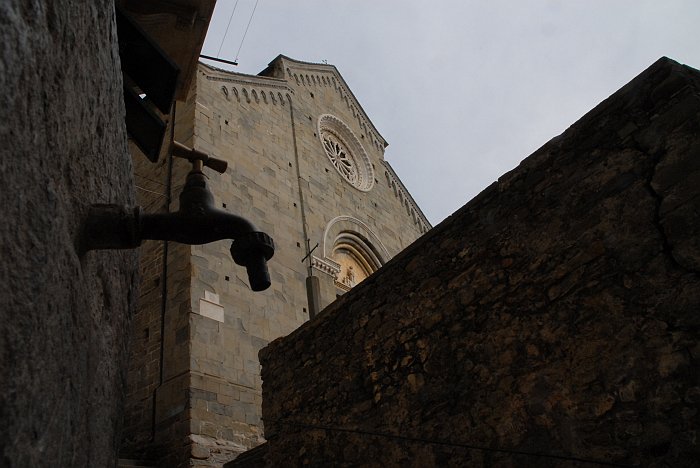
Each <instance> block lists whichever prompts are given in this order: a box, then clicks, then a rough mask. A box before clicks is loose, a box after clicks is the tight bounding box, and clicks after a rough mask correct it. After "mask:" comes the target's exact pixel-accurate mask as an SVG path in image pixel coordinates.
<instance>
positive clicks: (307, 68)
mask: <svg viewBox="0 0 700 468" xmlns="http://www.w3.org/2000/svg"><path fill="white" fill-rule="evenodd" d="M277 61H280V62H281V64H282V69H283V70H284V72H285V76H286V77H287V78H288V79H295V80H296V81H297V83H298V84H299V85H303V86H312V85H319V84H322V83H323V84H325V82H324V81H323V80H317V79H316V77H315V76H313V74H314V73H316V74H321V75H330V78H331V80H330V83H332V86H333V88H334V89H335V90H336V92H338V94H339V95H340V98H341V99H342V100H345V101H346V104H347V106H348V108H349V109H350V111H351V112H352V114H353V117H355V119H356V120H357V123H358V125H359V126H360V128H361V129H362V130H363V132H364V133H366V134H367V136H368V137H371V139H372V143H373V144H374V146H375V147H376V148H377V150H379V151H380V152H381V153H384V149H385V148H386V147H387V146H388V143H387V141H386V140H385V139H384V137H382V135H381V133H379V130H377V128H376V127H375V126H374V124H373V123H372V121H371V120H370V118H369V116H368V115H367V113H366V112H365V110H364V109H363V107H362V105H361V104H360V102H359V101H358V100H357V98H356V97H355V95H354V94H353V92H352V91H351V90H350V87H349V86H348V84H347V83H346V82H345V79H344V78H343V76H342V75H341V74H340V72H339V71H338V69H337V68H336V67H335V66H334V65H329V64H323V63H311V62H303V61H300V60H295V59H292V58H289V57H287V56H285V55H279V56H277V57H276V58H275V59H274V60H273V61H272V62H270V64H269V67H274V64H275V62H277ZM292 70H294V71H292ZM302 71H303V72H304V73H303V74H302V73H301V72H302ZM307 72H308V73H307ZM309 73H311V74H312V77H311V81H309V80H308V78H309V77H308V76H307V75H308V74H309ZM299 76H301V79H299ZM324 78H325V77H324Z"/></svg>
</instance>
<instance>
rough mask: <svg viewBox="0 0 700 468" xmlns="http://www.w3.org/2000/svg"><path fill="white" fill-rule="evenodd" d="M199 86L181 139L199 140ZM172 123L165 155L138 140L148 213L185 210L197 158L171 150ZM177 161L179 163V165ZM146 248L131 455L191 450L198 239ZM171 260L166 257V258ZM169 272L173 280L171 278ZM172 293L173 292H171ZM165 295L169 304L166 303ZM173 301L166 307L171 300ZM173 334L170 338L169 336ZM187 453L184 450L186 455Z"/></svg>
mask: <svg viewBox="0 0 700 468" xmlns="http://www.w3.org/2000/svg"><path fill="white" fill-rule="evenodd" d="M195 103H196V91H195V88H194V86H193V87H192V89H191V90H190V92H189V93H188V97H187V100H185V101H178V102H177V103H176V109H175V117H176V122H177V124H176V127H175V133H174V135H173V136H174V138H175V140H176V141H179V142H180V143H182V144H184V145H186V146H189V147H191V146H192V143H193V132H194V109H195ZM170 132H171V128H170V123H168V128H167V131H166V135H167V137H166V141H164V143H163V145H164V147H163V151H161V157H160V159H159V160H158V162H157V163H152V162H151V161H149V160H148V159H147V158H146V157H145V156H144V155H143V154H142V153H141V152H140V150H139V149H138V148H137V147H136V146H135V145H130V148H129V149H130V152H131V155H132V159H133V161H134V175H135V183H136V186H135V188H136V201H137V204H138V205H139V206H140V207H141V209H142V210H143V212H145V213H158V212H167V211H177V209H178V205H179V202H178V195H179V193H180V192H181V190H182V187H183V185H184V182H185V177H186V175H187V172H188V171H189V169H190V165H189V164H188V163H187V162H186V161H183V160H179V159H172V162H171V158H170V157H169V156H168V154H167V153H168V151H167V147H168V146H169V144H170V143H169V141H170ZM171 164H172V166H171ZM139 251H140V252H139V253H140V259H141V261H140V278H141V282H140V289H139V299H138V305H137V308H136V311H135V314H134V317H133V320H132V323H131V332H130V336H131V343H130V344H131V347H130V356H129V371H128V377H127V393H126V401H127V403H126V408H125V413H124V431H123V435H122V441H121V449H120V452H121V456H122V457H123V458H134V459H136V458H143V459H147V460H159V459H162V458H164V457H166V456H167V457H173V458H174V459H181V458H185V457H186V456H188V455H189V444H188V443H187V435H188V434H189V419H190V416H189V413H188V408H187V389H188V388H189V379H188V377H187V369H188V368H189V342H188V338H189V314H190V299H189V297H190V296H189V293H190V281H191V277H192V265H191V258H190V253H191V247H190V246H188V245H182V244H178V243H175V242H164V241H152V240H147V241H144V242H143V244H142V245H141V247H140V248H139ZM164 261H165V263H164ZM165 275H167V283H166V284H163V282H164V277H165ZM164 298H165V299H164ZM164 300H165V304H164ZM164 306H165V308H164ZM161 336H165V342H163V340H162V339H161ZM178 454H179V457H178Z"/></svg>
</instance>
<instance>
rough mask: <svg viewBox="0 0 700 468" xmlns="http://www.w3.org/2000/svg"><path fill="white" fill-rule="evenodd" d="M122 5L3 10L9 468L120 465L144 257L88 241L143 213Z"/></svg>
mask: <svg viewBox="0 0 700 468" xmlns="http://www.w3.org/2000/svg"><path fill="white" fill-rule="evenodd" d="M113 8H114V6H113V2H112V1H106V0H98V1H94V2H77V1H68V0H56V1H51V2H41V1H26V0H25V1H19V0H7V1H3V2H1V3H0V24H2V28H0V87H1V88H2V93H0V148H2V149H1V150H0V152H1V154H0V187H2V189H1V191H2V199H3V203H2V214H3V220H4V222H3V223H2V224H1V225H0V245H2V256H1V258H2V261H1V262H0V298H1V299H0V301H1V304H2V307H0V350H1V351H0V352H1V353H2V358H1V359H0V363H1V364H0V365H1V366H2V376H3V377H2V379H0V421H2V424H0V447H1V451H2V455H1V458H0V465H2V466H13V467H23V466H110V465H113V464H114V460H115V458H116V450H117V445H118V440H117V439H118V435H117V434H118V426H119V423H120V420H121V408H122V403H123V402H122V396H123V383H124V378H125V363H126V357H127V356H126V343H127V331H128V318H129V314H130V312H131V310H132V307H133V302H134V295H135V292H136V289H135V287H136V280H137V260H136V252H134V251H100V252H85V250H84V244H83V241H82V239H81V228H82V223H83V220H84V217H85V215H86V212H87V208H88V207H89V206H90V205H91V204H93V203H119V204H133V181H132V167H131V162H130V158H129V154H128V151H127V140H126V134H125V127H124V110H123V104H122V92H121V71H120V65H119V59H118V51H117V42H116V31H115V23H114V12H113Z"/></svg>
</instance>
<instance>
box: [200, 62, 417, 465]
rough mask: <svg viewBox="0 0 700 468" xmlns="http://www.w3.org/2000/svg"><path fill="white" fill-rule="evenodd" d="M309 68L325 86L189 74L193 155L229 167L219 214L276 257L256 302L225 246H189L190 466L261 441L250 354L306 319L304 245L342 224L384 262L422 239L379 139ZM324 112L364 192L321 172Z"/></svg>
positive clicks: (327, 280) (320, 252)
mask: <svg viewBox="0 0 700 468" xmlns="http://www.w3.org/2000/svg"><path fill="white" fill-rule="evenodd" d="M276 62H277V63H286V64H287V65H288V67H289V68H290V69H291V68H295V69H296V70H303V69H304V68H308V67H310V66H311V65H308V64H303V63H300V62H296V61H291V60H286V59H280V58H278V59H276ZM314 67H316V65H314ZM318 67H319V68H321V69H322V72H323V74H324V80H323V81H321V79H320V78H319V79H318V80H316V79H315V78H314V80H311V79H309V80H308V81H306V79H305V81H304V84H302V82H301V81H298V78H297V79H294V77H293V75H291V74H290V73H291V72H290V73H287V72H286V71H285V72H283V73H281V74H279V76H273V77H268V76H249V75H240V74H236V73H230V72H225V71H222V70H217V69H214V68H211V67H208V66H201V67H200V70H199V73H198V78H197V99H196V109H195V116H194V117H195V118H194V122H195V124H194V145H195V147H196V148H197V149H199V150H201V151H204V152H207V153H209V154H211V155H213V156H215V157H217V158H221V159H224V160H226V161H228V163H229V168H228V170H227V172H226V173H225V174H223V175H219V174H213V173H212V175H211V177H210V179H209V185H210V188H211V190H212V192H213V194H214V197H215V200H216V203H217V205H218V208H220V209H225V210H228V211H231V212H232V213H235V214H238V215H240V216H243V217H245V218H247V219H249V220H251V221H252V222H253V223H254V224H255V225H256V226H257V227H258V228H259V229H260V230H262V231H264V232H266V233H268V234H269V235H270V236H272V238H273V239H274V241H275V247H276V251H275V256H274V257H273V258H272V259H271V261H270V262H269V264H268V266H269V270H270V274H271V278H272V286H271V287H270V289H268V290H266V291H264V292H259V293H254V292H252V291H251V290H250V288H249V287H248V278H247V275H246V272H245V270H244V269H243V268H241V267H239V266H237V265H235V264H234V263H233V261H232V259H231V256H230V253H229V247H230V244H231V243H230V241H219V242H213V243H211V244H207V245H202V246H194V247H193V248H192V265H193V272H192V285H191V311H192V314H191V318H190V320H191V322H190V324H191V329H190V338H189V339H190V351H191V355H190V378H191V388H190V391H189V403H188V406H189V407H190V408H191V411H190V416H191V434H192V436H191V439H192V442H193V451H192V454H193V455H192V456H193V458H194V460H192V462H191V463H192V464H193V465H195V466H199V465H201V466H209V464H211V463H220V462H223V461H228V460H230V459H232V458H234V457H235V456H236V455H237V454H238V453H241V452H243V451H245V450H247V449H249V448H251V447H254V446H256V445H258V444H260V443H261V442H263V441H264V439H263V437H262V434H263V425H262V421H261V411H262V410H261V404H262V397H261V393H262V382H261V380H260V364H259V362H258V352H259V351H260V349H261V348H263V347H264V346H266V345H267V344H268V343H269V342H270V341H271V340H274V339H275V338H277V337H279V336H283V335H286V334H288V333H290V332H292V331H293V330H295V329H296V328H297V327H299V326H300V325H301V324H303V323H304V322H305V321H307V320H308V318H309V310H308V302H307V294H306V286H305V279H306V277H307V275H308V263H307V262H302V259H303V258H304V257H305V255H306V248H305V247H306V245H305V244H306V242H305V235H308V237H309V238H310V246H311V247H313V246H314V245H315V244H317V243H318V244H319V246H318V248H317V249H316V250H315V251H314V253H313V254H312V255H313V256H316V257H318V258H324V257H325V255H328V256H330V255H331V249H332V247H333V241H334V239H335V236H336V235H337V234H338V233H339V232H336V231H334V230H333V229H329V225H331V224H332V226H341V225H343V224H344V223H345V224H347V225H348V226H349V229H353V230H354V231H357V232H358V233H359V234H360V235H362V236H364V237H365V238H368V239H370V240H374V242H375V244H376V247H377V248H381V249H382V252H385V253H384V254H383V260H384V261H386V260H388V259H389V258H390V257H391V256H393V255H395V254H396V253H397V252H399V251H400V250H401V249H402V248H404V247H406V246H408V245H409V244H410V243H411V242H412V241H413V240H415V239H416V238H417V237H418V236H419V235H420V234H421V227H420V225H419V224H418V223H417V222H415V211H414V217H413V218H412V216H411V214H410V210H408V209H407V207H406V206H404V204H403V201H402V200H406V197H405V195H404V196H403V198H402V199H401V200H400V199H399V198H398V196H397V195H395V190H396V189H395V188H392V187H391V185H390V184H389V182H388V180H387V177H386V175H385V174H384V172H383V167H384V166H383V164H382V161H383V150H384V141H383V140H381V142H380V140H379V139H378V138H380V137H379V136H378V134H377V133H376V130H372V129H371V128H370V127H371V124H369V122H368V121H366V120H364V121H363V120H358V119H359V117H360V109H359V105H358V104H357V102H356V101H355V100H354V97H352V99H351V100H349V99H350V96H351V95H350V94H349V91H347V89H344V91H343V93H345V94H343V93H341V88H340V80H341V78H340V77H339V75H338V74H337V71H336V70H335V68H334V67H332V66H328V65H318ZM306 73H310V72H309V71H308V70H307V71H306ZM331 76H332V77H333V79H334V80H335V85H334V83H333V82H332V81H331V79H330V77H331ZM326 77H328V79H326ZM324 114H333V115H335V116H337V117H338V118H340V119H342V120H343V121H344V122H345V123H346V124H347V125H348V126H350V127H351V128H352V131H353V132H354V134H355V135H357V138H358V140H360V141H362V145H363V147H364V149H365V150H366V152H367V154H368V158H369V159H370V160H371V164H373V165H374V166H375V167H374V172H375V175H374V177H373V178H376V180H374V181H373V183H374V187H373V188H372V189H371V190H370V191H367V192H363V191H360V190H358V189H356V188H355V187H353V186H351V185H350V184H349V183H347V182H346V181H345V180H343V179H342V177H341V176H340V175H339V174H338V172H337V171H336V169H335V168H334V166H333V165H332V164H331V163H330V161H329V159H328V157H327V156H326V154H325V152H324V149H323V146H322V144H321V142H320V140H319V138H318V134H317V132H318V120H319V118H320V117H321V116H322V115H324ZM370 130H371V131H370ZM300 185H301V191H302V193H303V197H304V200H303V201H302V200H301V197H300ZM302 210H303V211H304V212H303V214H302ZM416 210H417V208H416ZM354 220H360V221H361V222H362V224H359V223H358V222H357V221H354ZM334 221H335V222H334ZM304 222H306V226H304ZM353 223H354V224H353ZM305 227H306V229H305ZM346 227H347V226H346ZM328 232H330V233H331V234H327V233H328ZM329 239H330V240H329ZM329 243H330V245H329ZM324 252H325V254H324ZM313 271H314V275H316V276H317V277H318V278H320V283H321V288H320V289H321V304H322V306H325V305H327V304H329V303H330V302H332V301H334V300H335V299H336V295H337V294H339V293H341V292H342V291H339V290H338V288H337V286H336V285H335V281H334V277H333V276H332V275H331V274H329V273H326V272H323V271H320V270H318V269H314V270H313Z"/></svg>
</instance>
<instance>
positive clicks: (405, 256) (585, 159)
mask: <svg viewBox="0 0 700 468" xmlns="http://www.w3.org/2000/svg"><path fill="white" fill-rule="evenodd" d="M699 134H700V73H699V72H698V71H696V70H693V69H690V68H688V67H684V66H681V65H679V64H677V63H675V62H672V61H670V60H668V59H661V60H659V61H658V62H657V63H656V64H654V65H653V66H651V67H650V68H649V69H648V70H646V71H645V72H644V73H642V74H641V75H640V76H639V77H637V78H636V79H634V80H633V81H632V82H630V83H629V84H628V85H627V86H625V87H623V88H622V89H621V90H620V91H618V92H617V93H615V94H614V95H613V96H611V97H610V98H609V99H607V100H606V101H604V102H603V103H601V104H600V105H599V106H597V107H596V108H595V109H593V110H592V111H591V112H589V113H588V114H587V115H586V116H584V117H583V118H582V119H581V120H580V121H578V122H577V123H576V124H574V125H573V126H572V127H571V128H569V129H568V130H567V131H566V132H564V133H563V134H562V135H560V136H558V137H556V138H554V139H553V140H551V141H550V142H549V143H547V144H546V145H544V146H543V147H542V148H540V149H539V150H538V151H536V152H535V153H534V154H533V155H531V156H530V157H529V158H527V159H526V160H524V161H523V162H522V163H521V164H520V166H519V167H517V168H516V169H515V170H513V171H511V172H509V173H507V174H505V175H504V176H503V177H501V178H500V179H499V180H498V181H497V182H495V183H494V184H492V185H491V186H490V187H489V188H487V189H486V190H484V191H483V192H482V193H481V194H480V195H479V196H477V197H476V198H475V199H473V200H472V201H471V202H469V203H468V204H467V205H466V206H464V207H463V208H462V209H460V210H459V211H458V212H456V213H455V214H454V215H452V216H451V217H450V218H448V219H447V220H446V221H444V222H443V223H442V224H441V225H439V226H438V227H436V228H435V229H433V230H432V231H431V232H430V233H428V234H427V235H426V236H423V237H422V238H421V239H420V240H419V241H417V242H416V243H414V244H413V245H412V246H411V247H409V248H408V249H407V250H406V251H404V252H403V253H402V254H400V255H398V256H397V257H396V258H394V259H393V260H392V261H391V262H390V263H389V264H388V265H386V266H385V267H384V268H383V269H382V270H380V271H379V272H378V273H377V274H375V275H373V276H372V277H370V278H369V279H368V280H366V281H365V282H364V283H362V284H361V285H360V286H358V287H356V288H355V289H353V290H352V291H350V292H349V293H348V294H346V295H345V296H343V297H342V298H341V299H340V300H338V301H337V302H335V303H334V304H332V305H331V306H329V307H328V308H327V309H326V310H325V311H324V312H323V313H322V314H321V315H320V316H319V317H317V318H316V319H315V320H311V321H310V322H308V323H306V324H304V326H302V327H301V328H299V329H298V330H296V331H295V332H294V333H292V334H290V335H289V336H287V337H285V338H281V339H278V340H276V341H274V342H272V343H271V344H270V345H268V346H267V347H266V348H265V349H263V350H262V351H261V353H260V358H261V363H262V377H263V419H264V421H265V436H266V438H267V439H268V444H267V445H268V455H267V462H268V464H269V466H283V465H290V464H292V465H296V464H304V465H310V466H327V465H328V463H329V462H333V463H334V466H357V465H362V466H386V465H389V466H397V465H401V466H484V465H488V466H492V465H494V466H518V467H520V466H583V465H582V464H581V461H582V460H593V461H603V462H608V463H615V464H622V465H634V466H640V465H643V466H693V465H694V463H695V461H696V460H697V459H698V458H699V457H700V449H699V447H698V441H697V431H698V416H697V412H698V404H699V402H700V382H699V377H698V373H697V372H696V370H697V368H698V358H699V357H700V346H699V345H698V325H699V324H700V322H699V319H698V317H699V316H698V308H699V307H700V243H699V241H698V239H700V214H699V213H700V142H699V140H698V135H699ZM572 459H578V460H579V461H578V462H575V461H572Z"/></svg>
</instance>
